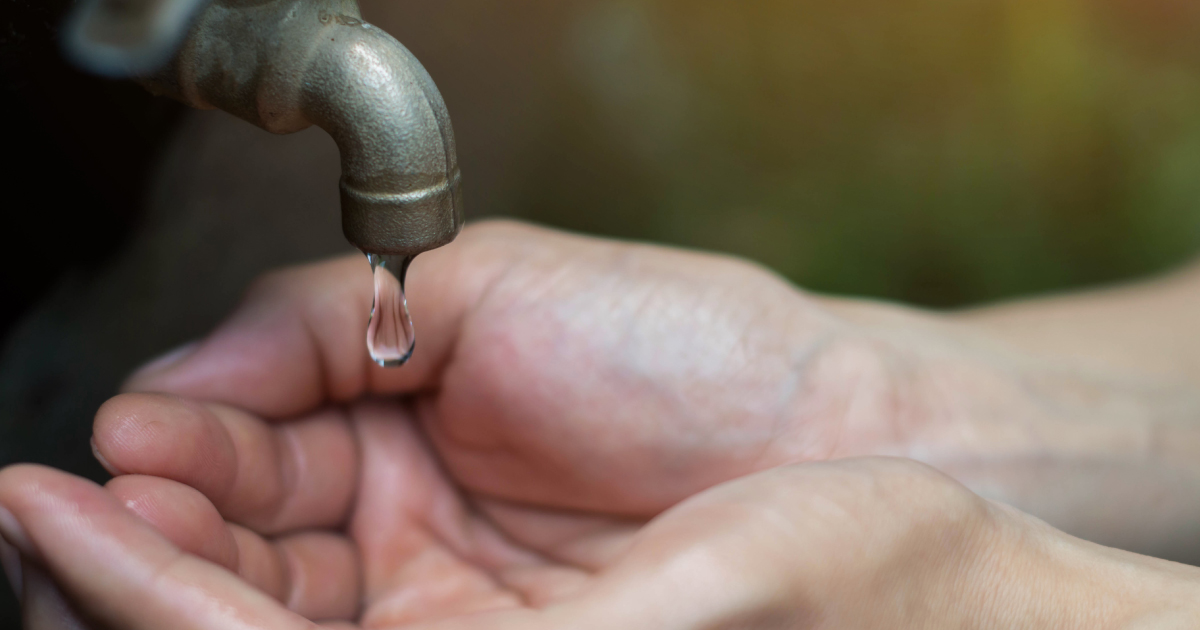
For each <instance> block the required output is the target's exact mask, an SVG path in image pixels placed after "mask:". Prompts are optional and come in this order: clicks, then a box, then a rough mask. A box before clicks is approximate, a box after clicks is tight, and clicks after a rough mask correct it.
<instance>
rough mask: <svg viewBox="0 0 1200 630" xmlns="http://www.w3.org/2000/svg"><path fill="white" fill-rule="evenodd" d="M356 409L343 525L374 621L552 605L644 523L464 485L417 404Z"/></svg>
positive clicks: (369, 621)
mask: <svg viewBox="0 0 1200 630" xmlns="http://www.w3.org/2000/svg"><path fill="white" fill-rule="evenodd" d="M353 415H354V416H355V423H356V425H357V427H358V432H359V435H360V440H361V444H362V445H363V447H362V451H361V454H360V457H361V462H360V465H361V469H360V470H361V472H360V475H361V477H360V482H359V486H358V489H357V502H356V505H355V507H354V509H353V514H352V516H351V518H350V520H349V525H348V526H347V527H346V530H345V532H346V535H347V536H349V537H350V538H351V539H352V540H353V541H354V542H355V544H356V546H357V548H358V550H359V554H360V557H361V561H362V567H361V569H362V575H363V577H364V593H363V594H364V596H365V598H364V601H365V609H364V610H363V612H362V616H361V620H362V622H363V624H364V625H366V626H369V627H387V626H394V625H401V624H405V623H414V622H422V621H430V620H434V619H440V618H445V617H451V616H455V615H462V614H468V613H475V612H480V611H483V610H489V609H495V608H511V607H516V606H522V605H535V606H536V605H541V604H544V603H547V602H549V601H552V600H554V599H556V598H559V597H562V596H565V595H567V594H568V593H569V592H570V591H572V590H574V589H575V588H577V587H579V586H582V585H584V584H586V583H587V581H588V580H589V576H590V574H591V572H592V571H595V570H597V569H599V568H601V567H603V566H604V565H606V564H608V563H609V562H611V561H612V559H613V558H614V557H615V556H616V554H617V553H618V552H619V551H620V550H621V549H623V547H624V545H625V544H626V543H627V542H628V540H629V538H630V536H631V535H632V532H633V531H635V530H636V527H637V523H635V522H633V521H628V520H625V519H619V518H610V517H608V516H606V515H604V514H577V513H571V512H560V511H557V510H554V509H550V508H535V507H526V506H520V505H517V504H511V503H507V502H504V501H499V500H496V499H494V498H491V497H488V496H486V495H483V494H480V493H477V492H472V491H468V490H465V489H462V488H460V487H457V486H456V485H455V483H454V482H453V481H452V480H451V479H450V478H449V477H448V476H447V475H446V473H445V472H444V470H443V469H442V468H441V466H440V465H439V463H438V461H437V459H436V457H435V455H434V454H433V453H432V451H431V450H430V449H429V447H428V445H427V443H426V441H425V440H424V438H423V436H422V435H421V434H420V432H419V431H418V430H417V429H416V428H415V425H414V423H413V422H412V421H411V417H410V416H411V414H410V413H409V412H408V410H407V409H405V408H403V407H402V406H400V405H395V404H383V405H381V404H372V405H363V406H359V407H358V408H357V409H356V410H355V411H354V413H353Z"/></svg>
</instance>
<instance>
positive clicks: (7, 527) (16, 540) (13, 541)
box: [0, 505, 33, 554]
mask: <svg viewBox="0 0 1200 630" xmlns="http://www.w3.org/2000/svg"><path fill="white" fill-rule="evenodd" d="M0 535H2V536H4V540H6V541H8V544H10V545H12V546H14V547H16V548H17V549H19V550H21V552H23V553H28V554H32V553H33V545H32V544H30V542H29V537H28V536H26V535H25V528H24V527H22V526H21V522H20V521H18V520H17V517H15V516H13V513H12V512H9V511H8V508H6V507H4V506H2V505H0Z"/></svg>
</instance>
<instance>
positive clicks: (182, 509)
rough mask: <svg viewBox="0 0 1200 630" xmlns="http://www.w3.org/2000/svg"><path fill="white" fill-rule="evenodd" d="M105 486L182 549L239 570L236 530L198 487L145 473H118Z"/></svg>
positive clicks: (127, 506)
mask: <svg viewBox="0 0 1200 630" xmlns="http://www.w3.org/2000/svg"><path fill="white" fill-rule="evenodd" d="M105 488H106V489H107V490H108V491H109V492H110V493H112V495H113V496H115V497H116V498H117V500H118V501H120V502H121V503H122V504H124V505H125V507H126V508H127V509H129V510H130V511H132V512H133V513H134V514H137V515H138V516H139V517H141V518H142V520H144V521H146V522H147V523H150V524H151V525H153V526H154V528H155V529H157V530H158V531H159V533H161V534H162V535H163V536H164V537H165V538H166V539H167V540H169V541H170V542H172V543H174V544H175V546H177V547H179V548H180V549H182V550H183V551H185V552H187V553H190V554H192V555H194V556H199V557H201V558H204V559H205V560H208V561H210V562H213V563H216V564H219V565H221V566H223V567H225V568H227V569H229V570H231V571H236V570H237V566H238V549H237V543H236V541H235V540H234V538H233V534H232V533H231V532H230V531H229V527H228V526H227V525H226V524H225V520H224V519H223V518H221V514H220V513H219V512H218V511H217V508H216V507H215V506H213V504H212V502H211V501H209V500H208V498H207V497H205V496H204V495H203V494H201V493H200V492H199V491H198V490H196V489H194V488H192V487H190V486H186V485H184V484H182V483H179V482H176V481H171V480H169V479H162V478H159V477H150V476H146V475H124V476H120V477H116V478H115V479H112V480H111V481H109V482H108V483H107V484H106V485H105Z"/></svg>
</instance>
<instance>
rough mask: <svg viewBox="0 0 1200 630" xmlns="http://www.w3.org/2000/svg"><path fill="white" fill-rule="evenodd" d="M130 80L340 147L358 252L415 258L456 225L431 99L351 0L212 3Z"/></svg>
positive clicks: (436, 102) (349, 230)
mask: <svg viewBox="0 0 1200 630" xmlns="http://www.w3.org/2000/svg"><path fill="white" fill-rule="evenodd" d="M95 1H98V2H116V1H121V0H95ZM162 1H165V2H173V1H182V0H162ZM94 13H98V14H104V12H100V11H96V12H94ZM77 30H78V32H80V33H86V32H87V29H86V28H79V29H77ZM74 48H77V49H86V48H87V47H86V46H78V45H76V46H74ZM140 80H141V81H142V83H143V84H144V85H145V86H146V87H147V88H148V89H149V90H150V91H152V92H154V93H156V94H162V95H166V96H171V97H173V98H176V99H179V100H181V101H183V102H184V103H187V104H188V105H191V106H192V107H197V108H201V109H212V108H219V109H223V110H225V111H227V112H230V113H232V114H234V115H235V116H238V117H240V118H242V119H244V120H246V121H249V122H251V123H254V124H255V125H258V126H259V127H262V128H263V129H266V130H267V131H271V132H274V133H291V132H294V131H299V130H301V129H304V128H306V127H308V126H309V125H313V124H316V125H318V126H320V127H321V128H323V129H325V131H327V132H329V134H330V135H331V136H332V137H333V139H334V141H335V142H336V143H337V145H338V149H339V150H340V151H341V159H342V178H341V199H342V230H343V232H344V233H345V235H346V238H347V239H348V240H349V241H350V242H351V243H352V244H353V245H354V246H356V247H358V248H359V249H361V250H363V251H365V252H368V253H371V254H390V255H404V256H412V255H416V254H419V253H421V252H423V251H426V250H429V249H433V248H435V247H439V246H441V245H445V244H446V243H449V242H450V241H452V240H453V239H454V237H455V236H456V235H457V234H458V232H459V230H460V229H461V227H462V223H463V221H462V194H461V186H460V178H461V176H460V173H459V168H458V159H457V155H456V150H455V144H454V132H453V129H452V127H451V124H450V115H449V113H448V112H447V111H446V105H445V103H444V102H443V101H442V97H441V94H439V93H438V90H437V87H436V86H435V85H434V83H433V79H431V78H430V76H429V74H428V73H427V72H426V71H425V69H424V68H423V67H422V66H421V64H420V63H419V62H418V61H417V59H416V57H414V56H413V55H412V53H410V52H409V51H408V50H407V49H406V48H404V46H402V45H401V44H400V42H398V41H396V40H395V39H394V38H392V37H391V36H390V35H388V34H387V33H385V32H383V31H381V30H380V29H378V28H376V27H374V26H371V25H370V24H367V23H366V22H363V21H362V18H361V14H360V13H359V10H358V4H357V2H355V0H215V1H214V2H212V3H211V4H210V5H209V6H208V7H207V8H205V9H204V10H203V11H201V12H200V13H199V14H198V16H197V17H196V18H195V19H194V22H192V25H191V28H190V31H189V32H188V34H187V37H186V39H185V40H184V41H183V44H182V46H181V48H180V49H179V51H178V53H177V54H176V55H175V56H174V58H173V59H171V61H170V62H169V63H168V64H167V65H166V66H165V67H163V68H161V69H160V70H158V71H157V72H154V73H153V74H151V75H150V76H144V77H142V78H141V79H140Z"/></svg>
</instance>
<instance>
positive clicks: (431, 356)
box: [125, 224, 544, 418]
mask: <svg viewBox="0 0 1200 630" xmlns="http://www.w3.org/2000/svg"><path fill="white" fill-rule="evenodd" d="M535 233H544V231H541V230H536V229H534V228H529V227H517V226H515V225H513V224H504V225H499V226H497V225H495V224H492V225H488V226H480V227H474V228H467V229H466V230H464V232H463V234H462V235H461V236H460V237H459V238H458V239H457V241H456V242H454V243H452V244H450V245H447V246H446V247H443V248H441V249H438V250H434V251H432V252H428V253H425V254H422V255H421V256H419V257H417V258H416V259H415V261H414V262H413V264H412V267H411V268H410V270H409V273H408V279H409V282H408V284H407V293H408V304H409V306H410V308H411V310H412V315H413V321H414V324H415V326H416V330H417V334H418V336H419V339H420V341H419V344H418V350H417V352H416V354H415V355H414V356H413V359H412V360H411V361H410V362H409V364H408V365H406V366H405V369H403V370H385V369H383V368H380V367H378V366H376V365H375V364H374V363H372V362H371V360H370V357H369V356H368V353H367V350H366V345H365V342H364V338H365V332H366V326H367V321H368V318H369V316H370V312H371V303H372V297H373V294H372V290H373V289H372V287H373V284H372V280H371V272H370V268H369V266H368V264H367V262H366V260H365V258H364V257H362V256H357V255H356V256H350V257H346V258H341V259H337V260H333V261H330V262H325V263H318V264H313V265H308V266H303V267H296V268H292V269H288V270H285V271H281V272H275V273H272V274H269V275H267V276H264V277H263V278H262V279H261V280H259V281H258V282H256V283H255V284H254V285H253V286H252V287H251V288H250V290H249V291H248V292H247V296H246V298H245V300H244V302H243V304H242V305H241V306H240V307H239V308H238V310H237V311H236V312H235V313H234V314H233V315H232V316H231V317H230V318H229V319H228V320H227V321H226V322H225V323H224V324H223V325H222V326H221V327H220V328H218V329H217V331H216V332H214V333H213V334H212V335H210V336H209V337H208V338H207V339H205V340H203V341H202V342H201V343H199V344H198V345H196V346H195V347H193V348H189V349H187V350H185V351H183V352H182V353H178V354H176V355H174V356H169V357H166V358H164V359H163V360H160V361H159V362H157V363H152V364H151V365H149V366H147V367H146V368H145V369H143V370H141V371H139V372H138V373H136V374H134V375H133V376H132V377H131V378H130V379H129V381H128V382H127V383H126V385H125V391H159V392H172V393H176V394H181V395H187V396H192V397H196V398H203V399H209V400H217V401H221V402H224V403H227V404H231V405H235V406H239V407H243V408H246V409H249V410H251V411H254V412H256V413H259V414H262V415H264V416H267V417H272V418H278V417H287V416H291V415H295V414H298V413H300V412H303V411H305V410H309V409H313V408H315V407H316V406H317V405H318V404H319V403H321V402H322V401H327V400H329V401H346V400H351V399H353V398H356V397H358V396H359V395H361V394H362V393H364V392H367V391H373V392H376V393H396V392H402V391H413V390H416V389H420V388H423V387H428V386H430V385H432V384H434V382H435V380H436V375H437V371H438V368H439V367H440V365H441V364H442V363H443V362H444V361H445V360H446V358H447V356H448V355H449V353H450V351H451V349H452V348H453V347H454V343H455V339H456V337H457V330H458V327H459V323H460V321H461V320H462V318H463V316H464V314H465V313H466V312H467V311H468V310H469V309H470V307H471V305H472V304H473V303H474V302H476V301H477V300H478V298H479V296H480V295H482V294H483V292H484V290H485V289H486V288H487V286H488V285H489V284H491V281H492V279H493V278H494V277H496V276H497V275H498V274H499V273H501V272H502V271H503V269H504V267H505V266H506V265H507V264H508V263H509V262H510V261H511V260H512V259H513V257H514V255H516V254H517V253H519V252H520V251H521V250H520V247H516V245H517V244H521V245H523V246H525V247H528V246H529V245H530V243H528V242H527V241H529V236H530V235H531V234H535Z"/></svg>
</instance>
